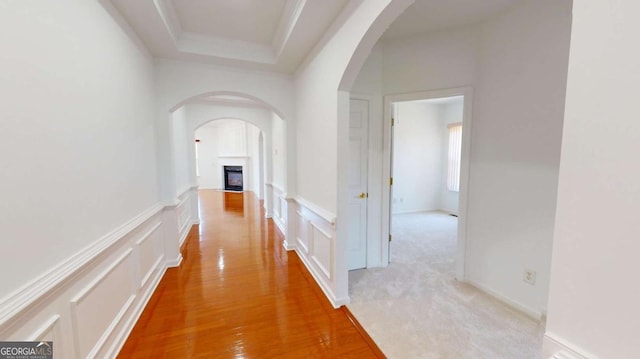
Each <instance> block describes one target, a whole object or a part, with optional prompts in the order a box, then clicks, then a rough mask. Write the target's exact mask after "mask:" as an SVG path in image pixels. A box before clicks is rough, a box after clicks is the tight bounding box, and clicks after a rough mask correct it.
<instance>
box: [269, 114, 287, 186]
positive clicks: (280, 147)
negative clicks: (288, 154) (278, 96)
mask: <svg viewBox="0 0 640 359" xmlns="http://www.w3.org/2000/svg"><path fill="white" fill-rule="evenodd" d="M271 138H272V140H271V144H272V145H271V146H272V152H271V158H272V159H273V162H272V165H273V171H272V177H271V184H272V185H274V186H276V187H278V188H279V189H280V190H282V191H284V190H285V183H286V179H285V174H286V163H287V162H286V158H285V152H284V149H285V146H286V133H285V127H284V121H283V120H282V119H281V118H280V116H278V115H277V114H275V113H272V114H271Z"/></svg>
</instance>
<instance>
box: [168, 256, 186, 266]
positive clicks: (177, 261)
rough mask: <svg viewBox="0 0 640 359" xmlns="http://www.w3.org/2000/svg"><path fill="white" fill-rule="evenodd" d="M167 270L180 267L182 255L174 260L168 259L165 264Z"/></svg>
mask: <svg viewBox="0 0 640 359" xmlns="http://www.w3.org/2000/svg"><path fill="white" fill-rule="evenodd" d="M166 264H167V267H168V268H175V267H180V265H181V264H182V253H180V254H178V256H177V257H176V258H175V259H170V260H168V261H167V262H166Z"/></svg>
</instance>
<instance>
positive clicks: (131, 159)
mask: <svg viewBox="0 0 640 359" xmlns="http://www.w3.org/2000/svg"><path fill="white" fill-rule="evenodd" d="M0 44H1V45H2V51H0V69H2V70H0V98H2V103H3V105H2V106H0V117H1V118H2V121H0V122H1V124H0V127H1V130H0V149H1V151H0V158H1V160H0V162H2V164H3V170H2V172H3V175H2V177H1V179H0V184H1V187H2V188H3V192H2V202H3V203H4V205H3V206H2V207H1V208H0V228H2V236H3V238H4V239H5V240H2V241H0V250H1V251H2V252H3V253H23V254H25V253H28V258H38V259H37V260H26V257H25V256H24V255H18V256H16V255H11V256H7V257H6V258H5V259H4V260H2V261H1V263H0V283H2V287H1V288H0V297H4V296H6V295H7V294H9V293H11V292H12V291H13V290H15V289H17V288H18V287H20V286H23V285H25V284H26V283H27V282H29V281H30V280H32V279H34V278H35V277H36V276H38V275H40V274H42V273H43V272H45V271H47V270H49V269H50V268H51V267H53V266H54V265H56V264H58V263H60V262H61V261H63V260H66V259H67V258H69V257H70V256H71V255H73V254H74V253H76V252H78V251H79V250H80V249H82V248H84V247H86V246H88V245H90V244H91V243H92V242H94V241H96V240H97V239H98V238H100V237H101V236H103V235H104V234H106V233H107V232H109V231H111V230H112V229H114V228H116V227H117V226H119V225H121V224H123V223H125V222H126V221H128V220H129V219H131V218H133V217H134V216H136V215H138V214H139V213H140V212H142V211H144V210H146V209H148V208H149V207H151V206H153V205H154V204H156V203H157V201H158V194H157V178H156V157H155V147H154V145H155V142H154V141H155V136H154V111H153V109H154V107H153V106H154V98H153V95H154V88H153V85H154V82H153V64H152V62H151V60H150V59H149V58H148V57H146V56H145V54H143V53H141V51H140V50H139V49H138V48H136V46H135V45H134V44H133V43H132V42H131V41H130V40H129V38H127V36H126V35H125V34H124V33H123V32H122V30H120V28H119V27H118V25H117V24H116V23H115V22H114V21H113V20H112V19H111V18H110V17H109V15H108V14H107V13H106V12H105V11H104V9H103V8H102V7H101V6H100V5H99V3H98V2H96V1H89V2H86V1H78V0H62V1H60V2H56V3H55V4H54V3H48V2H41V1H29V0H25V1H9V2H6V1H5V2H3V4H2V11H0Z"/></svg>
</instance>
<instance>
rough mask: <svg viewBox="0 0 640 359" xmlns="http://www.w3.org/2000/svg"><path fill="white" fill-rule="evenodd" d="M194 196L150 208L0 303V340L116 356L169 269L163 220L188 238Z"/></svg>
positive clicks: (72, 354) (76, 354)
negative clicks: (39, 342)
mask: <svg viewBox="0 0 640 359" xmlns="http://www.w3.org/2000/svg"><path fill="white" fill-rule="evenodd" d="M194 195H197V192H196V190H195V189H194V190H193V191H188V192H187V193H186V194H185V196H184V197H183V198H181V199H179V201H176V202H181V203H180V204H182V206H181V209H180V210H177V205H167V206H165V205H162V204H158V205H155V206H153V207H151V208H149V209H148V210H146V211H144V212H142V213H140V214H139V215H138V216H136V217H135V218H132V219H131V220H130V221H128V222H127V223H125V224H123V225H122V226H120V227H118V228H115V229H114V230H113V231H111V232H110V233H108V234H106V235H105V236H103V237H102V238H99V239H98V240H96V241H95V242H93V243H92V244H90V245H89V246H87V247H86V248H84V249H82V250H81V251H79V252H78V253H77V254H75V255H73V256H71V257H70V258H68V259H67V260H66V261H63V262H61V263H60V264H58V265H57V266H55V267H54V268H51V270H49V271H48V272H46V273H43V274H42V275H41V276H40V277H38V278H35V279H33V280H32V281H31V282H29V283H26V284H25V285H24V286H23V287H22V288H20V289H18V290H16V291H15V292H14V293H13V294H11V295H9V296H8V297H6V298H4V299H2V301H1V302H0V340H16V341H21V340H46V341H53V342H54V346H53V348H54V357H56V358H93V357H95V358H115V357H116V355H117V354H118V351H119V350H120V348H121V347H122V345H123V344H124V342H125V340H126V339H127V336H128V335H129V333H130V331H131V330H132V329H133V326H134V325H135V323H136V321H137V320H138V318H139V316H140V314H142V311H143V310H144V307H145V306H146V304H147V302H148V300H149V299H150V297H151V295H152V294H153V291H154V290H155V288H156V287H157V285H158V283H159V282H160V280H161V278H162V276H163V274H164V272H165V270H166V268H167V265H168V262H167V261H168V260H167V259H166V258H168V256H167V255H166V253H165V250H166V248H165V247H164V241H165V236H166V233H167V231H165V226H166V224H165V222H164V219H166V218H169V217H167V216H166V214H167V213H170V215H171V216H172V217H170V218H171V221H172V222H173V224H172V226H173V228H175V227H176V224H178V223H180V225H181V227H182V228H181V229H182V230H183V231H185V232H186V233H188V232H189V230H190V228H191V226H190V224H191V223H193V222H194V220H193V218H197V214H196V215H195V216H194V215H193V213H192V212H193V209H192V207H193V206H192V203H191V202H190V201H192V200H193V196H194ZM185 223H186V224H185ZM171 233H174V238H173V241H174V242H173V243H177V242H178V241H179V240H180V238H178V237H179V235H178V232H177V230H174V231H171Z"/></svg>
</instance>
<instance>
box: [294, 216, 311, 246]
mask: <svg viewBox="0 0 640 359" xmlns="http://www.w3.org/2000/svg"><path fill="white" fill-rule="evenodd" d="M296 220H297V224H296V241H297V242H298V247H300V249H301V250H302V252H303V253H304V254H305V255H307V254H309V226H310V224H309V220H308V219H306V218H305V217H304V216H303V215H302V212H300V211H296Z"/></svg>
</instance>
